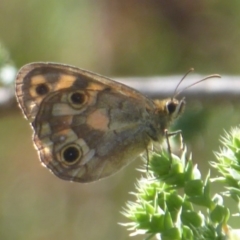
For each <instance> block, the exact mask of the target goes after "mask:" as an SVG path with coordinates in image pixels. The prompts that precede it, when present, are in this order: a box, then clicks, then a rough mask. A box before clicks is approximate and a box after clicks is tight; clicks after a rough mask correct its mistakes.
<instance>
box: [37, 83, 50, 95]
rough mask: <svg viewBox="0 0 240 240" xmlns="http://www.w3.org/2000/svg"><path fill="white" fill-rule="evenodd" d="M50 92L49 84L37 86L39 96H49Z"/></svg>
mask: <svg viewBox="0 0 240 240" xmlns="http://www.w3.org/2000/svg"><path fill="white" fill-rule="evenodd" d="M48 92H49V88H48V85H47V84H45V83H41V84H39V85H37V87H36V93H37V94H38V95H41V96H42V95H45V94H47V93H48Z"/></svg>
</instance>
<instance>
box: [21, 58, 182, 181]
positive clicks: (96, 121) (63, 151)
mask: <svg viewBox="0 0 240 240" xmlns="http://www.w3.org/2000/svg"><path fill="white" fill-rule="evenodd" d="M16 95H17V99H18V103H19V105H20V107H21V109H22V111H23V113H24V115H25V117H26V118H27V119H28V120H29V121H30V122H31V126H32V128H33V132H34V133H33V141H34V145H35V147H36V149H37V151H38V154H39V158H40V160H41V162H42V163H43V165H45V166H46V167H48V168H49V169H50V170H51V171H52V172H53V173H54V174H55V175H57V176H58V177H60V178H62V179H65V180H70V181H76V182H91V181H95V180H98V179H101V178H103V177H106V176H109V175H111V174H113V173H115V172H116V171H118V170H119V169H121V168H122V167H124V166H125V165H127V164H128V163H129V162H131V161H132V160H134V159H135V158H137V157H138V156H139V154H141V153H143V152H144V151H146V150H147V148H148V146H149V144H150V143H151V142H153V141H160V140H161V139H162V138H163V136H164V130H165V129H166V128H167V127H168V125H169V124H170V122H171V121H172V120H173V119H175V118H176V117H177V116H178V115H179V114H180V113H181V112H182V111H183V107H184V101H181V102H178V101H177V100H175V99H166V100H162V101H159V100H156V101H152V100H151V99H148V98H146V97H145V96H144V95H142V94H141V93H139V92H137V91H136V90H134V89H132V88H130V87H127V86H125V85H123V84H121V83H117V82H115V81H113V80H110V79H108V78H106V77H102V76H100V75H97V74H95V73H91V72H88V71H86V70H82V69H79V68H75V67H72V66H68V65H62V64H55V63H32V64H28V65H25V66H24V67H23V68H21V69H20V71H19V73H18V75H17V80H16ZM169 106H170V107H169ZM171 107H172V109H171Z"/></svg>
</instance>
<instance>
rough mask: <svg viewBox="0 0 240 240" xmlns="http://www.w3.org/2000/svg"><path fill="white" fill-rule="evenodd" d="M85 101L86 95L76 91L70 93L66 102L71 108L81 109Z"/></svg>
mask: <svg viewBox="0 0 240 240" xmlns="http://www.w3.org/2000/svg"><path fill="white" fill-rule="evenodd" d="M86 101H87V95H86V93H85V92H83V91H76V92H73V93H70V94H69V96H68V102H69V103H70V104H71V106H72V107H73V108H78V109H79V108H81V107H82V106H83V105H84V104H85V103H86Z"/></svg>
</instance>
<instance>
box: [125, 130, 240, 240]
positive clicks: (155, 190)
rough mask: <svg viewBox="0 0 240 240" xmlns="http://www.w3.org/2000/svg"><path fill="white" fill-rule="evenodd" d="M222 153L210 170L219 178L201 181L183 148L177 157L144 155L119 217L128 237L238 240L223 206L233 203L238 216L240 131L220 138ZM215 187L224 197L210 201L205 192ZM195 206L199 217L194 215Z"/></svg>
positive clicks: (209, 196)
mask: <svg viewBox="0 0 240 240" xmlns="http://www.w3.org/2000/svg"><path fill="white" fill-rule="evenodd" d="M221 141H222V144H223V147H222V149H221V150H220V151H219V152H216V153H215V156H216V162H211V163H210V165H211V167H213V168H215V169H217V170H218V173H219V174H220V175H221V176H220V177H217V178H211V176H210V171H209V173H208V174H207V176H206V178H205V179H203V178H202V176H201V173H200V171H199V169H198V168H197V165H194V164H193V161H192V158H191V155H190V156H187V155H188V154H187V149H186V147H184V148H183V151H182V153H181V156H180V157H178V156H176V155H174V154H171V156H170V154H169V152H167V151H162V152H160V153H156V152H151V153H150V154H149V166H148V168H146V167H145V168H144V170H143V171H144V172H145V177H142V178H141V179H140V180H138V182H137V185H136V192H135V193H133V194H134V195H135V197H136V200H135V201H134V202H130V201H129V202H127V204H126V208H125V209H124V211H123V214H124V215H125V216H126V217H127V218H128V219H129V220H130V222H128V223H125V224H123V225H124V226H126V227H127V228H128V230H130V231H132V233H131V234H130V235H131V236H134V235H137V234H147V237H146V238H145V239H151V238H153V237H154V236H156V237H157V238H158V239H162V240H166V239H169V240H178V239H186V240H189V239H209V240H213V239H219V240H220V239H240V235H239V233H238V231H239V230H232V229H231V228H230V226H229V225H228V220H229V218H230V217H235V218H237V220H238V221H239V222H240V220H239V213H237V214H235V215H232V214H230V210H229V208H228V207H226V206H225V204H224V199H225V198H229V197H230V198H232V199H234V201H235V202H236V205H237V206H238V212H239V210H240V129H239V128H234V129H232V130H231V131H230V132H229V133H226V134H225V137H223V138H221ZM216 182H220V183H221V184H222V185H223V186H224V188H225V191H223V192H221V193H220V194H214V195H213V196H212V195H211V192H210V189H211V188H213V186H214V184H215V183H216ZM196 206H198V207H199V206H200V207H201V209H203V210H202V211H197V210H196Z"/></svg>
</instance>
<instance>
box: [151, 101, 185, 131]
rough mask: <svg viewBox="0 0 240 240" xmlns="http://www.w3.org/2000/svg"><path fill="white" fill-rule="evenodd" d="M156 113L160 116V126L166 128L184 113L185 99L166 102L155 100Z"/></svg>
mask: <svg viewBox="0 0 240 240" xmlns="http://www.w3.org/2000/svg"><path fill="white" fill-rule="evenodd" d="M154 103H155V105H156V113H157V115H158V118H159V121H160V125H161V126H163V127H164V128H166V127H167V126H168V125H169V123H171V122H172V121H173V120H174V119H176V118H178V117H179V116H180V115H181V114H182V113H183V111H184V108H185V105H186V102H185V99H184V98H183V99H181V100H177V99H176V98H168V99H164V100H155V101H154Z"/></svg>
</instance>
